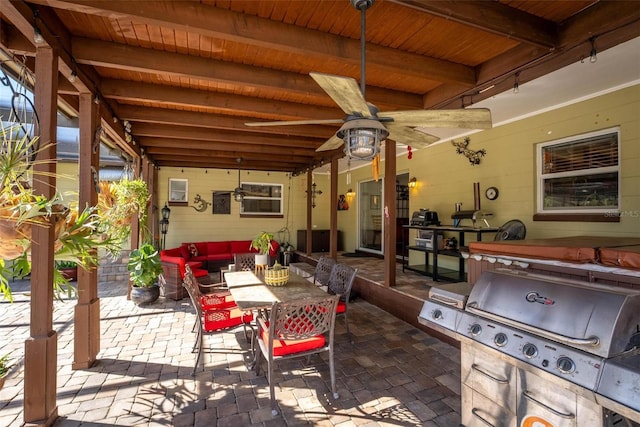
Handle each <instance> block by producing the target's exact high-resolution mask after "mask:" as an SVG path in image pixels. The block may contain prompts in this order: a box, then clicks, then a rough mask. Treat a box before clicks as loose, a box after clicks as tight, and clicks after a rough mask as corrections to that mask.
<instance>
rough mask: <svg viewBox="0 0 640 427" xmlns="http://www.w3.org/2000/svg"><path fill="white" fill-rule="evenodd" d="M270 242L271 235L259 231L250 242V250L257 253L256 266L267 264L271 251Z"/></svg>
mask: <svg viewBox="0 0 640 427" xmlns="http://www.w3.org/2000/svg"><path fill="white" fill-rule="evenodd" d="M271 240H273V234H271V233H267V232H266V231H261V232H260V233H259V234H258V235H257V236H256V237H255V238H254V239H253V240H252V241H251V247H250V249H255V250H257V251H258V253H257V254H256V265H268V264H269V251H270V250H271V249H272V246H271Z"/></svg>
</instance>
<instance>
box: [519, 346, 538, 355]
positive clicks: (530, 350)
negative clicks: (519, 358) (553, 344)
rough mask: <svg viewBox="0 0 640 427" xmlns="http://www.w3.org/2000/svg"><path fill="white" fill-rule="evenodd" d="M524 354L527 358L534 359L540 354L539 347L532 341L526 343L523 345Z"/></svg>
mask: <svg viewBox="0 0 640 427" xmlns="http://www.w3.org/2000/svg"><path fill="white" fill-rule="evenodd" d="M522 354H524V357H526V358H527V359H533V358H534V357H536V356H537V355H538V348H537V347H536V346H535V345H533V344H531V343H526V344H525V345H524V346H523V347H522Z"/></svg>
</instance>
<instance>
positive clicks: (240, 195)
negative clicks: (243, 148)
mask: <svg viewBox="0 0 640 427" xmlns="http://www.w3.org/2000/svg"><path fill="white" fill-rule="evenodd" d="M236 162H238V186H237V187H236V188H235V190H233V200H235V201H236V202H242V200H244V196H245V193H244V191H243V190H242V187H241V186H240V163H242V158H241V157H238V158H237V159H236Z"/></svg>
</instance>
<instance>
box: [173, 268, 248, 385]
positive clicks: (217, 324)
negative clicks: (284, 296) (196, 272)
mask: <svg viewBox="0 0 640 427" xmlns="http://www.w3.org/2000/svg"><path fill="white" fill-rule="evenodd" d="M184 287H185V289H186V290H187V293H188V294H189V299H190V300H191V304H192V306H193V308H194V310H195V312H196V323H197V328H198V334H197V336H196V340H195V343H194V344H193V349H192V351H196V350H197V351H198V356H197V357H196V363H195V365H194V367H193V372H192V374H191V375H193V376H195V374H196V369H197V368H198V364H199V363H200V360H201V359H202V350H203V341H204V335H205V334H214V333H220V332H222V331H225V330H229V329H232V328H235V327H237V326H240V325H242V327H243V329H244V336H245V339H246V340H247V342H251V341H252V340H251V338H249V334H248V333H247V330H248V329H250V330H251V331H252V332H253V329H252V327H251V322H252V321H253V314H252V313H251V312H243V311H242V310H240V308H239V307H238V306H237V305H236V303H235V302H234V301H233V300H230V301H229V300H227V298H226V297H227V295H226V293H227V292H228V291H221V292H218V293H210V294H202V293H201V292H200V288H199V287H198V282H197V281H196V279H195V277H194V276H193V273H192V271H191V269H190V268H189V267H188V266H187V267H186V269H185V275H184ZM203 369H204V367H203Z"/></svg>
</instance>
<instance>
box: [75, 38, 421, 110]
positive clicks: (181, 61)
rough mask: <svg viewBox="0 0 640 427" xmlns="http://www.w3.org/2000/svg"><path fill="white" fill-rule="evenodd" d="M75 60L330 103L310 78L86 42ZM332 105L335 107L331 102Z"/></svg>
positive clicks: (398, 99) (381, 96)
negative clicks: (264, 90)
mask: <svg viewBox="0 0 640 427" xmlns="http://www.w3.org/2000/svg"><path fill="white" fill-rule="evenodd" d="M73 56H74V58H75V59H76V61H77V62H78V63H79V64H87V65H92V66H94V67H95V66H99V67H106V68H115V69H120V70H128V71H141V72H147V73H153V74H159V73H162V74H168V75H174V76H180V77H187V78H195V79H203V80H208V81H213V82H220V83H225V84H232V85H236V86H238V87H242V88H243V89H268V90H277V91H279V92H282V93H283V94H290V95H296V96H304V97H306V98H308V100H309V103H320V104H322V103H326V102H327V100H328V99H329V97H328V95H327V94H326V92H325V91H323V90H322V89H321V88H320V86H318V84H317V83H316V82H315V81H314V80H313V79H312V78H311V77H310V76H308V75H304V74H299V73H293V72H288V71H278V70H273V69H270V68H262V67H255V66H250V65H244V64H234V63H232V62H228V61H218V60H215V59H210V58H202V57H196V56H191V55H183V54H179V53H172V52H161V51H158V50H154V49H146V48H142V47H135V46H127V45H124V44H119V43H109V42H103V41H99V40H91V39H86V38H76V39H74V40H73ZM399 77H401V76H399ZM366 90H367V97H368V98H370V100H371V102H373V103H375V104H377V105H378V106H379V107H380V108H384V109H387V110H389V109H393V110H403V109H414V108H420V104H421V99H420V98H421V97H420V96H419V95H416V94H410V93H406V92H398V91H394V90H389V89H383V88H378V87H373V86H368V87H367V89H366ZM329 102H331V103H332V101H330V100H329Z"/></svg>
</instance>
